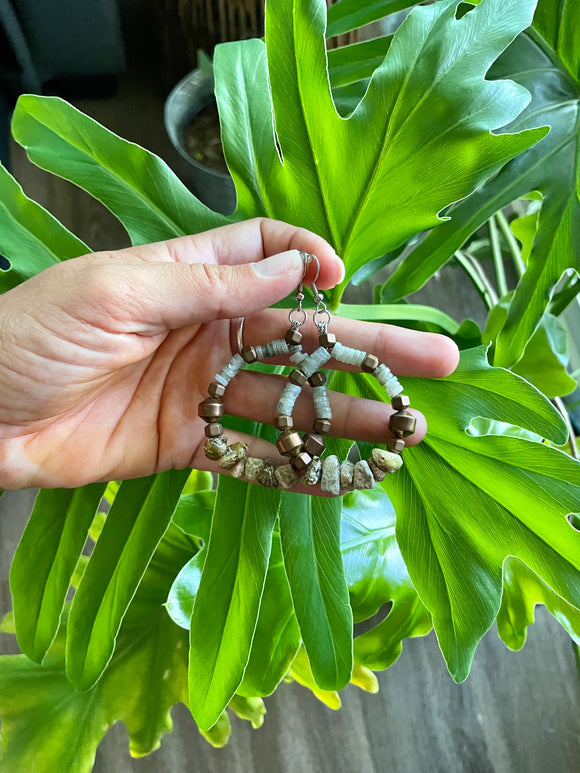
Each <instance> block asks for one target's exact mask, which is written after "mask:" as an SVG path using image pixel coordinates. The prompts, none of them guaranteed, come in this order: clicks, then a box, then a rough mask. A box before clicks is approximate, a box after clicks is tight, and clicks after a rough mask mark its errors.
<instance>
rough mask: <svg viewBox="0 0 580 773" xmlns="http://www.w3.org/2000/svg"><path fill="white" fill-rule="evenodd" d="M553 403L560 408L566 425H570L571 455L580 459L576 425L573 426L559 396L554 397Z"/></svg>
mask: <svg viewBox="0 0 580 773" xmlns="http://www.w3.org/2000/svg"><path fill="white" fill-rule="evenodd" d="M552 405H554V406H555V408H556V409H557V410H558V412H559V413H560V415H561V416H562V418H563V419H564V422H565V424H566V426H567V427H568V448H569V449H570V456H571V457H572V459H576V460H579V459H580V452H579V451H578V446H577V445H576V433H575V432H574V427H573V426H572V423H571V421H570V417H569V416H568V410H567V409H566V406H565V405H564V403H563V402H562V400H561V399H560V398H559V397H554V398H553V399H552Z"/></svg>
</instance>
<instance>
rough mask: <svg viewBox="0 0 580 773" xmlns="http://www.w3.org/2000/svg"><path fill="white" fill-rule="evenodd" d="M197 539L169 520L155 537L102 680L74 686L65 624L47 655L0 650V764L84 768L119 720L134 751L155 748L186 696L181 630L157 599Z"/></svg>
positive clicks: (14, 770) (10, 770)
mask: <svg viewBox="0 0 580 773" xmlns="http://www.w3.org/2000/svg"><path fill="white" fill-rule="evenodd" d="M193 550H195V546H194V545H193V543H192V541H191V540H190V539H189V538H188V537H186V535H184V534H183V533H182V532H181V531H180V530H179V529H177V528H176V527H175V526H170V527H169V529H168V531H167V532H166V534H165V536H164V537H163V540H162V542H161V543H160V545H159V547H158V549H157V551H156V552H155V555H154V556H153V559H152V560H151V563H150V565H149V567H148V569H147V572H146V573H145V576H144V578H143V581H142V583H141V585H140V587H139V590H138V591H137V594H136V596H135V598H134V599H133V602H132V604H131V607H130V608H129V611H128V613H127V615H126V617H125V620H124V621H123V626H122V628H121V631H120V633H119V637H118V639H117V646H116V649H115V654H114V656H113V659H112V660H111V662H110V664H109V667H108V668H107V670H106V671H105V673H104V674H103V676H102V678H101V680H100V681H99V682H98V683H97V685H95V686H94V687H93V688H92V689H91V690H89V691H87V692H78V691H77V690H75V689H74V687H73V686H72V685H71V684H70V682H69V681H68V680H67V678H66V674H65V666H64V652H65V626H64V622H63V626H62V628H61V631H60V633H59V635H58V637H57V639H56V640H55V642H54V644H53V646H52V648H51V650H50V652H49V654H48V655H47V658H46V660H45V662H44V663H43V664H42V665H37V664H35V663H32V662H31V661H29V660H27V659H26V658H25V657H24V656H22V655H17V656H5V657H2V658H0V715H1V716H2V736H1V737H2V770H3V771H5V773H21V772H22V771H29V770H30V771H32V770H39V771H40V770H42V771H45V770H46V771H48V770H58V771H63V773H64V772H66V773H89V772H90V771H91V770H92V769H93V765H94V761H95V754H96V750H97V746H98V744H99V742H100V741H101V739H102V738H103V736H104V735H105V733H106V732H107V731H108V730H109V728H110V727H111V726H112V725H113V724H114V723H115V722H117V721H118V720H122V721H123V722H124V723H125V725H126V728H127V731H128V733H129V741H130V751H131V754H132V755H133V756H134V757H141V756H143V755H145V754H150V753H151V752H152V751H154V750H155V749H157V748H159V745H160V742H161V738H162V736H163V735H164V734H165V733H168V732H171V730H172V725H173V723H172V720H171V713H170V712H171V707H172V706H173V705H174V704H175V703H177V702H179V701H183V702H186V700H187V634H186V633H185V632H184V631H182V630H181V629H180V628H178V627H177V626H176V625H174V624H173V623H172V622H171V620H170V619H169V617H168V616H167V614H166V612H165V610H164V608H163V606H162V604H163V601H164V599H165V597H166V595H167V591H168V590H169V587H170V585H171V582H172V581H173V578H174V577H175V574H176V572H177V569H178V568H179V567H180V566H182V565H183V563H184V562H185V561H187V559H188V558H189V557H190V556H191V553H192V551H193Z"/></svg>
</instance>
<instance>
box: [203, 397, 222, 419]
mask: <svg viewBox="0 0 580 773" xmlns="http://www.w3.org/2000/svg"><path fill="white" fill-rule="evenodd" d="M197 413H198V415H199V416H200V417H201V418H202V419H203V420H204V421H207V422H210V423H215V422H217V421H219V420H220V419H221V417H222V416H223V415H224V406H223V403H222V401H221V400H220V399H219V397H206V398H205V400H202V401H201V403H200V404H199V405H198V407H197Z"/></svg>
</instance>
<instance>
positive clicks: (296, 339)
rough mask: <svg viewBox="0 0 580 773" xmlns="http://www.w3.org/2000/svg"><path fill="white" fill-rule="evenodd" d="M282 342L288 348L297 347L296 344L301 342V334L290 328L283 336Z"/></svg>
mask: <svg viewBox="0 0 580 773" xmlns="http://www.w3.org/2000/svg"><path fill="white" fill-rule="evenodd" d="M284 340H285V341H286V343H287V344H288V346H298V344H299V343H300V342H301V341H302V333H300V332H299V331H298V330H294V328H290V330H288V332H287V333H286V335H285V336H284Z"/></svg>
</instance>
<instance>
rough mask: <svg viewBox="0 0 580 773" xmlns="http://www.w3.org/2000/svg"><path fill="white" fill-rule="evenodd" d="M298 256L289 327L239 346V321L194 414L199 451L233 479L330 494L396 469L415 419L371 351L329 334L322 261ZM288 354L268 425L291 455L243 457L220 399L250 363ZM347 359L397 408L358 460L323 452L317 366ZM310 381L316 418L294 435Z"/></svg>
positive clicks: (328, 415) (323, 396)
mask: <svg viewBox="0 0 580 773" xmlns="http://www.w3.org/2000/svg"><path fill="white" fill-rule="evenodd" d="M301 256H302V259H303V261H304V273H303V276H302V281H301V282H300V285H299V286H298V290H297V292H296V307H295V308H294V309H292V311H291V312H290V313H289V315H288V318H289V322H290V327H289V328H288V331H287V332H286V335H285V337H284V338H281V339H276V340H273V341H270V342H268V343H267V344H264V345H261V346H256V347H254V346H243V342H242V340H241V339H242V335H241V331H242V327H241V326H242V325H243V319H242V320H240V328H239V330H238V335H237V342H238V348H239V350H240V351H239V352H238V353H236V354H234V355H233V357H232V358H231V359H230V361H229V362H228V363H227V365H225V366H224V367H223V368H222V370H220V371H219V373H216V375H215V376H214V381H212V382H211V384H210V385H209V387H208V394H209V397H207V398H206V399H205V400H202V401H201V402H200V404H199V408H198V413H199V416H200V417H201V418H202V419H203V420H204V421H205V422H207V426H206V428H205V434H206V437H207V440H206V442H205V446H204V450H205V455H206V457H207V458H208V459H210V460H212V461H217V463H218V466H219V467H220V468H221V469H223V470H227V471H228V472H229V473H230V474H231V475H233V476H234V477H236V478H242V477H243V478H245V479H246V480H249V481H252V482H256V483H260V484H261V485H263V486H269V487H280V488H284V489H289V488H292V486H294V485H295V484H296V483H298V481H300V483H301V484H302V485H305V486H316V485H318V484H319V483H320V486H321V489H322V490H323V491H326V492H328V493H330V494H334V495H338V494H339V493H340V491H341V490H342V491H352V490H353V489H371V488H373V487H374V485H375V483H376V482H377V481H379V482H380V481H382V480H384V478H385V475H386V474H387V473H392V472H395V471H396V470H398V469H399V468H400V467H401V466H402V464H403V460H402V457H401V452H402V451H403V449H404V448H405V438H406V437H408V436H409V435H412V434H413V433H414V432H415V427H416V419H415V417H414V416H413V415H412V414H411V413H410V412H409V411H408V410H407V409H408V408H409V406H410V401H409V398H408V397H407V396H406V395H404V394H402V392H403V388H402V386H401V384H400V383H399V380H398V379H397V377H396V376H394V375H393V373H392V372H391V371H390V369H389V368H388V367H387V366H386V365H385V364H384V363H382V362H379V359H378V357H376V356H375V355H374V354H369V353H367V352H364V351H362V350H359V349H353V348H352V347H350V346H345V345H344V344H342V343H340V342H339V341H337V340H336V337H335V336H334V335H333V334H332V333H329V332H328V326H329V324H330V322H331V316H330V312H329V311H328V309H327V308H326V305H325V303H324V298H323V296H322V294H321V293H320V292H319V290H318V288H317V287H316V282H317V281H318V275H319V273H320V264H319V262H318V259H317V258H316V256H315V255H311V254H309V253H305V252H301ZM311 261H315V263H316V266H317V273H316V276H315V278H314V280H313V281H312V282H311V288H312V294H313V298H314V302H315V303H316V309H315V311H314V313H313V318H312V319H313V322H314V324H315V325H316V328H317V330H318V344H319V345H318V348H317V349H316V350H315V351H314V352H313V353H312V354H307V353H306V352H304V351H303V350H302V333H301V332H300V328H301V327H302V325H304V323H305V322H306V319H307V315H306V312H305V311H304V309H303V308H302V302H303V301H304V298H305V296H304V288H303V282H304V278H305V276H306V272H307V270H308V266H309V264H310V263H311ZM279 355H289V357H290V361H291V362H292V364H293V365H295V366H296V367H294V369H293V370H292V371H291V372H290V373H289V375H288V380H287V382H286V384H285V386H284V389H283V391H282V394H281V396H280V399H279V401H278V405H277V408H276V418H275V420H274V425H275V427H276V428H277V429H279V430H280V431H281V432H280V435H279V437H278V439H277V441H276V446H277V448H278V451H279V452H280V454H282V456H287V457H289V462H288V463H286V464H282V465H279V466H277V467H275V466H274V464H273V463H272V461H271V460H270V459H260V458H258V457H248V455H247V454H248V446H247V444H246V443H242V442H239V441H238V442H235V443H232V444H231V445H228V439H227V437H225V435H224V434H223V432H224V431H223V427H222V424H221V418H222V417H223V415H224V406H223V397H224V394H225V390H226V388H227V386H228V385H229V383H230V382H231V381H232V379H234V378H235V376H237V374H238V373H239V371H240V370H242V369H243V368H245V367H247V366H248V365H251V364H252V363H254V362H261V361H263V360H265V359H268V358H272V357H277V356H279ZM333 357H334V359H335V360H337V361H338V362H342V363H344V364H346V365H353V366H355V367H359V368H360V369H361V371H362V372H365V373H371V374H372V375H373V376H374V377H375V378H376V379H377V381H378V382H379V384H381V385H382V386H384V388H385V391H386V392H387V394H388V396H389V398H390V399H391V405H392V406H393V408H395V411H396V412H395V413H394V414H393V415H392V416H391V418H390V420H389V429H390V430H391V432H392V433H393V435H394V437H392V438H389V439H388V440H387V441H386V446H387V448H386V449H382V448H373V451H372V454H371V457H370V458H369V459H367V460H360V461H358V462H356V463H353V462H351V461H349V460H348V459H345V460H344V461H342V462H340V460H339V459H338V457H337V456H335V455H329V456H327V457H325V458H324V459H323V458H322V455H323V454H324V452H325V450H326V444H325V442H324V435H326V434H327V433H328V432H329V431H330V428H331V421H332V410H331V407H330V400H329V397H328V390H327V387H326V376H325V374H324V373H322V372H321V370H320V368H322V367H323V366H324V365H325V364H326V363H327V362H328V361H329V360H330V359H331V358H333ZM306 382H308V384H309V386H310V388H311V392H312V400H313V403H314V413H315V420H314V424H313V427H312V429H313V431H312V432H306V433H304V434H303V435H300V434H299V433H298V431H296V430H294V429H293V426H294V421H293V418H292V411H293V410H294V405H295V404H296V400H297V399H298V396H299V394H300V393H301V391H302V389H303V387H304V386H305V385H306Z"/></svg>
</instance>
